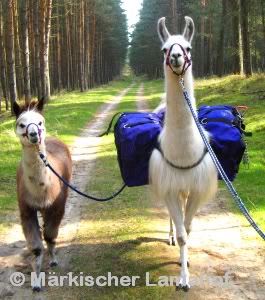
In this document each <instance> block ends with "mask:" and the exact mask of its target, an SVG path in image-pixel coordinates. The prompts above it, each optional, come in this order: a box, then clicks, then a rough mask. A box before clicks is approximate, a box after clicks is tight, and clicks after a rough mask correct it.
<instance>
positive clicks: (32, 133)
mask: <svg viewBox="0 0 265 300" xmlns="http://www.w3.org/2000/svg"><path fill="white" fill-rule="evenodd" d="M29 135H30V136H31V137H33V138H34V137H36V136H37V132H35V131H32V132H30V133H29Z"/></svg>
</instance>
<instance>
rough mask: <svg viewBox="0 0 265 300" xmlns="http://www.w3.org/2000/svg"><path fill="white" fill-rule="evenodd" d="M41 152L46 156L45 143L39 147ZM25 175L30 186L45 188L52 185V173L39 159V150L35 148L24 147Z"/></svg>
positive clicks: (23, 163)
mask: <svg viewBox="0 0 265 300" xmlns="http://www.w3.org/2000/svg"><path fill="white" fill-rule="evenodd" d="M39 147H40V151H41V152H42V153H43V154H44V155H45V156H46V148H45V144H44V142H43V143H42V144H41V145H39ZM22 166H23V173H24V176H25V179H26V182H28V183H29V184H30V185H36V186H38V185H40V186H41V187H45V186H47V185H49V184H50V172H49V170H48V168H47V167H46V166H45V165H44V163H43V161H42V160H41V159H40V157H39V153H38V151H37V149H36V148H35V147H33V146H23V147H22Z"/></svg>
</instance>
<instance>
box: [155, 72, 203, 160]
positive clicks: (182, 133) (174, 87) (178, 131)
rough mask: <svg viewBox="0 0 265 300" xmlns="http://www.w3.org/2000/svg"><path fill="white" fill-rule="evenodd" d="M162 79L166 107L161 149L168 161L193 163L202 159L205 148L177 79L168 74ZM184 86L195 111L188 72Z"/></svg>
mask: <svg viewBox="0 0 265 300" xmlns="http://www.w3.org/2000/svg"><path fill="white" fill-rule="evenodd" d="M165 78H166V81H165V85H166V86H165V88H166V105H167V106H166V115H165V126H164V129H163V131H162V133H161V139H160V141H161V146H162V149H163V150H164V153H165V155H166V157H167V158H168V159H170V160H171V161H173V162H174V161H175V162H179V161H180V160H181V161H182V162H183V164H184V165H185V162H189V161H194V158H195V160H196V158H197V157H198V155H199V156H201V153H202V152H203V148H204V145H203V142H202V139H201V137H200V134H199V132H198V129H197V128H196V125H195V122H194V120H193V117H192V114H191V112H190V109H189V107H188V105H187V103H186V100H185V98H184V95H183V91H182V87H181V84H180V82H179V80H180V78H179V77H178V76H176V75H175V74H173V73H172V72H171V71H170V70H165ZM184 84H185V88H186V90H187V92H188V95H189V98H190V101H191V103H192V106H193V109H194V111H196V104H195V99H194V91H193V78H192V72H191V69H188V70H187V71H186V73H185V75H184ZM187 164H188V163H187Z"/></svg>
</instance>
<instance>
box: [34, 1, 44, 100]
mask: <svg viewBox="0 0 265 300" xmlns="http://www.w3.org/2000/svg"><path fill="white" fill-rule="evenodd" d="M33 15H34V18H33V21H34V24H33V28H34V42H35V43H34V48H35V76H36V87H37V94H38V100H40V99H41V97H42V96H43V93H42V79H41V63H40V44H41V42H40V31H39V29H40V22H39V0H34V4H33Z"/></svg>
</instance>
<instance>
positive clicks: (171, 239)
mask: <svg viewBox="0 0 265 300" xmlns="http://www.w3.org/2000/svg"><path fill="white" fill-rule="evenodd" d="M168 245H169V246H176V239H175V237H174V236H170V237H169V239H168Z"/></svg>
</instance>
